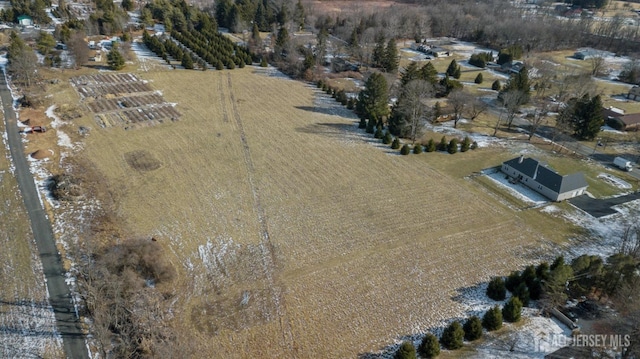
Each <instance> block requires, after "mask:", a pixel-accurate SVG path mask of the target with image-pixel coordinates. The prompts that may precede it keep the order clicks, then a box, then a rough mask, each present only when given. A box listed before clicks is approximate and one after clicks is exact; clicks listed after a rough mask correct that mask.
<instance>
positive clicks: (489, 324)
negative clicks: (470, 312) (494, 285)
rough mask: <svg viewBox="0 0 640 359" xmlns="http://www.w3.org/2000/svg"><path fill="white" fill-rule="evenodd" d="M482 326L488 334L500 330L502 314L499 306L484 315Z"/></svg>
mask: <svg viewBox="0 0 640 359" xmlns="http://www.w3.org/2000/svg"><path fill="white" fill-rule="evenodd" d="M482 326H483V327H484V328H485V329H486V330H488V331H490V332H491V331H494V330H498V329H500V328H502V312H501V311H500V307H499V306H497V305H496V306H495V307H493V308H491V309H489V310H488V311H487V312H486V313H484V316H483V317H482Z"/></svg>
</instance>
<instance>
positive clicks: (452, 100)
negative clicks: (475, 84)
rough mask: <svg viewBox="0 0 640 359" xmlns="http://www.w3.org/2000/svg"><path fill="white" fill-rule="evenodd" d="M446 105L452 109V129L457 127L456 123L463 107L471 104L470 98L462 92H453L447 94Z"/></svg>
mask: <svg viewBox="0 0 640 359" xmlns="http://www.w3.org/2000/svg"><path fill="white" fill-rule="evenodd" d="M448 98H449V99H448V101H447V102H448V103H449V105H450V106H451V108H453V128H456V127H458V121H460V116H461V115H462V112H463V111H464V109H465V107H466V106H467V104H469V102H471V100H472V97H471V96H470V95H469V93H467V92H465V91H464V90H454V91H453V92H451V93H450V94H449V97H448Z"/></svg>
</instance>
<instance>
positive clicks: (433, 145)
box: [426, 138, 436, 152]
mask: <svg viewBox="0 0 640 359" xmlns="http://www.w3.org/2000/svg"><path fill="white" fill-rule="evenodd" d="M435 150H436V141H434V140H433V138H430V139H429V142H427V148H426V151H427V152H434V151H435Z"/></svg>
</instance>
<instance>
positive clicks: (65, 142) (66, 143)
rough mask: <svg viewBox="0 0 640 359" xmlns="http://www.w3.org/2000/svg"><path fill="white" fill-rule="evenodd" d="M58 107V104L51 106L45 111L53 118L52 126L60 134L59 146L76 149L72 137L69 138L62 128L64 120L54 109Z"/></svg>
mask: <svg viewBox="0 0 640 359" xmlns="http://www.w3.org/2000/svg"><path fill="white" fill-rule="evenodd" d="M56 107H57V106H56V105H51V106H49V108H47V110H46V111H45V114H46V115H47V117H49V118H50V119H52V120H53V121H51V127H52V128H54V129H55V130H56V134H57V135H58V146H61V147H66V148H70V149H75V145H74V144H73V143H72V142H71V138H69V136H68V135H67V134H66V133H64V132H63V131H62V130H61V129H60V127H61V126H63V125H64V122H62V120H60V117H58V115H56V114H55V112H54V111H55V109H56ZM61 156H62V153H61Z"/></svg>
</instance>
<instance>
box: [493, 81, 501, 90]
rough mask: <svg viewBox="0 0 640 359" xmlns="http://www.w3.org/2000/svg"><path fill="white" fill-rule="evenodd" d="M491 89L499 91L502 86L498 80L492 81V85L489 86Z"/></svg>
mask: <svg viewBox="0 0 640 359" xmlns="http://www.w3.org/2000/svg"><path fill="white" fill-rule="evenodd" d="M491 89H492V90H494V91H500V90H501V89H502V84H501V83H500V80H495V81H493V83H492V84H491Z"/></svg>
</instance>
